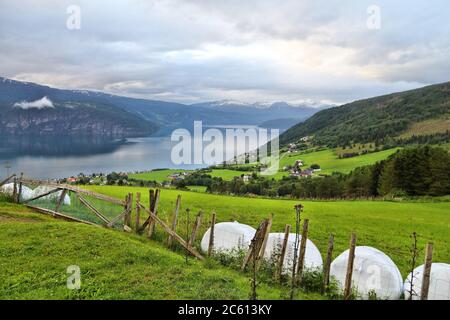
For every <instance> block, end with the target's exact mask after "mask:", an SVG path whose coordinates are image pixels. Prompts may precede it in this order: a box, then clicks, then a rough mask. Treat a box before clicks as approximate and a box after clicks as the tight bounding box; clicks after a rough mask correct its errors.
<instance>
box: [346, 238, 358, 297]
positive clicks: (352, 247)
mask: <svg viewBox="0 0 450 320" xmlns="http://www.w3.org/2000/svg"><path fill="white" fill-rule="evenodd" d="M355 247H356V234H354V233H352V237H351V239H350V249H349V252H348V263H347V273H346V275H345V287H344V299H345V300H348V299H350V296H351V294H352V276H353V262H354V261H355Z"/></svg>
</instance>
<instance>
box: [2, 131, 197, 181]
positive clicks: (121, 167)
mask: <svg viewBox="0 0 450 320" xmlns="http://www.w3.org/2000/svg"><path fill="white" fill-rule="evenodd" d="M171 147H172V143H171V141H170V137H148V138H133V139H126V140H104V139H98V138H87V137H85V138H76V139H75V138H68V137H60V138H42V137H38V138H33V137H1V139H0V178H1V177H4V176H6V175H7V174H8V173H20V172H23V173H24V174H25V176H27V177H30V178H36V179H48V178H50V179H52V178H64V177H70V176H74V175H78V174H79V173H84V174H91V173H105V174H106V173H110V172H112V171H116V172H131V171H141V170H150V169H156V168H183V169H193V168H198V167H200V166H199V165H184V166H176V165H174V164H173V163H172V161H171Z"/></svg>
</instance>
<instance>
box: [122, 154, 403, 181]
mask: <svg viewBox="0 0 450 320" xmlns="http://www.w3.org/2000/svg"><path fill="white" fill-rule="evenodd" d="M397 150H398V148H393V149H389V150H384V151H379V152H374V153H369V154H366V155H362V156H357V157H352V158H346V159H339V158H338V156H337V154H336V152H335V151H334V150H332V149H326V150H321V151H314V152H306V153H305V152H300V153H293V154H288V153H286V154H284V155H282V157H281V159H280V166H279V167H280V169H281V168H283V167H284V166H287V165H293V164H294V163H295V160H299V159H301V160H303V162H304V164H305V168H307V167H308V166H310V165H312V164H318V165H320V166H321V168H322V171H321V172H320V173H323V174H331V173H333V172H342V173H348V172H350V171H352V170H353V169H355V168H357V167H361V166H365V165H370V164H374V163H375V162H377V161H381V160H384V159H386V158H387V157H388V156H390V155H391V154H393V153H394V152H396V151H397ZM344 151H345V150H344ZM337 152H343V151H342V150H338V151H337ZM247 166H248V165H247ZM184 171H188V170H175V169H164V170H155V171H149V172H145V173H138V174H130V175H129V176H130V178H133V179H137V180H146V181H156V182H160V183H161V182H164V181H169V180H170V179H169V178H168V177H169V175H171V174H174V173H180V172H184ZM251 173H252V171H239V170H229V169H213V170H211V172H208V174H209V175H211V176H212V177H220V178H222V179H223V180H226V181H230V180H232V179H233V178H234V177H239V176H241V175H243V174H251ZM288 175H289V172H287V171H281V170H280V171H279V172H277V173H276V174H275V175H272V176H268V178H274V179H281V178H282V177H285V176H288Z"/></svg>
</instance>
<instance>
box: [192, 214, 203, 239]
mask: <svg viewBox="0 0 450 320" xmlns="http://www.w3.org/2000/svg"><path fill="white" fill-rule="evenodd" d="M202 216H203V212H202V211H200V212H199V213H198V215H197V217H196V218H195V223H194V228H193V229H192V234H191V238H190V239H189V242H188V246H190V247H192V246H193V245H194V243H195V239H196V237H197V232H198V229H199V228H200V225H201V223H202Z"/></svg>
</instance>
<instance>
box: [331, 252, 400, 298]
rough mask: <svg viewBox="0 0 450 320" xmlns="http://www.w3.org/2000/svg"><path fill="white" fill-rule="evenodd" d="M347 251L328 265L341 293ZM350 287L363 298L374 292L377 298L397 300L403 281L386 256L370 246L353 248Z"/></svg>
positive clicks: (345, 270)
mask: <svg viewBox="0 0 450 320" xmlns="http://www.w3.org/2000/svg"><path fill="white" fill-rule="evenodd" d="M348 255H349V250H346V251H344V252H343V253H341V254H340V255H339V256H338V257H337V258H336V259H335V260H334V261H333V262H332V263H331V270H330V274H331V276H334V277H335V278H336V280H337V281H338V283H339V285H340V287H341V289H342V290H343V288H344V284H345V275H346V272H347V263H348ZM352 287H353V288H354V289H356V291H357V293H358V295H359V296H360V297H361V298H363V299H368V297H369V294H370V293H375V294H376V297H377V298H378V299H388V300H395V299H399V298H400V296H401V294H402V292H403V279H402V275H401V274H400V271H399V270H398V268H397V266H396V265H395V263H394V262H393V261H392V260H391V258H389V257H388V256H387V255H386V254H384V253H383V252H381V251H380V250H378V249H375V248H372V247H365V246H361V247H356V248H355V260H354V264H353V276H352Z"/></svg>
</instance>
